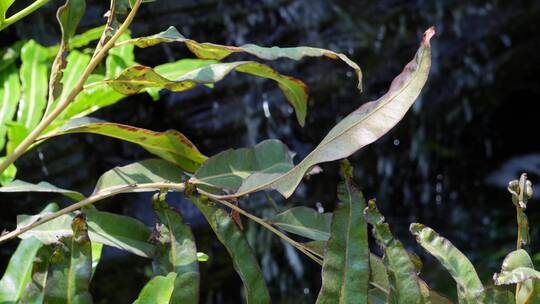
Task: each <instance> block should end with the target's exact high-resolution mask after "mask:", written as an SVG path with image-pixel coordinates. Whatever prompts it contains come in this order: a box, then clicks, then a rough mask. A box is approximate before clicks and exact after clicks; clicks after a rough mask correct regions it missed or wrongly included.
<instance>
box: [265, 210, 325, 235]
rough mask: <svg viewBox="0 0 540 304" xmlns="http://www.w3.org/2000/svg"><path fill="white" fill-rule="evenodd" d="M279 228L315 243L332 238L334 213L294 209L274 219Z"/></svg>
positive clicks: (273, 221)
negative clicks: (331, 227) (331, 230)
mask: <svg viewBox="0 0 540 304" xmlns="http://www.w3.org/2000/svg"><path fill="white" fill-rule="evenodd" d="M272 224H274V225H275V226H278V227H279V228H281V229H283V230H285V231H287V232H290V233H294V234H297V235H300V236H303V237H306V238H308V239H312V240H315V241H327V240H328V239H329V238H330V226H331V225H332V213H319V212H317V210H314V209H312V208H308V207H294V208H291V209H288V210H286V211H284V212H282V213H279V214H276V215H275V216H274V217H272Z"/></svg>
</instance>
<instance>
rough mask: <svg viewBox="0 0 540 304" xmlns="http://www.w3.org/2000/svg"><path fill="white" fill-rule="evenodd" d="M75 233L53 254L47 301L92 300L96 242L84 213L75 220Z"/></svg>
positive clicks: (46, 292) (46, 288)
mask: <svg viewBox="0 0 540 304" xmlns="http://www.w3.org/2000/svg"><path fill="white" fill-rule="evenodd" d="M71 226H72V229H73V236H72V237H70V238H67V239H64V241H63V242H62V243H60V245H59V246H57V247H56V249H55V251H54V252H53V254H52V257H51V261H50V263H51V265H50V269H49V277H48V279H47V284H46V286H45V300H44V303H92V296H91V295H90V292H89V285H90V280H91V278H92V245H91V243H90V239H89V238H88V232H87V231H88V229H87V226H86V221H85V220H84V217H83V216H76V217H74V218H73V222H72V225H71Z"/></svg>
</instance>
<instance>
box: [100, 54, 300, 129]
mask: <svg viewBox="0 0 540 304" xmlns="http://www.w3.org/2000/svg"><path fill="white" fill-rule="evenodd" d="M235 70H236V71H238V72H242V73H247V74H251V75H255V76H259V77H263V78H268V79H272V80H274V81H276V82H277V83H278V86H279V88H280V89H281V91H282V92H283V94H284V95H285V97H286V98H287V101H288V102H289V103H290V104H291V106H292V107H293V108H294V110H295V112H296V118H297V119H298V122H299V123H300V125H304V123H305V119H306V112H307V98H308V88H307V86H306V85H305V84H304V83H303V82H302V81H300V80H298V79H296V78H293V77H290V76H285V75H281V74H280V73H278V72H277V71H275V70H273V69H271V68H270V67H268V66H266V65H264V64H261V63H258V62H254V61H237V62H230V63H216V64H211V65H207V66H204V67H201V68H198V69H195V70H193V71H191V72H188V73H186V74H184V75H183V76H181V77H179V78H177V79H176V80H170V79H167V78H165V77H163V76H162V75H159V74H158V73H157V72H156V71H155V70H153V69H152V68H150V67H146V66H141V65H137V66H131V67H129V68H127V69H125V70H123V71H122V72H121V73H120V74H119V75H118V76H117V77H116V78H114V79H110V80H105V83H107V84H108V85H110V86H111V87H112V88H113V89H114V90H116V91H117V92H119V93H121V94H124V95H131V94H135V93H138V92H139V91H141V90H142V89H146V88H164V89H167V90H170V91H173V92H182V91H187V90H191V89H193V88H195V87H196V86H198V85H204V84H212V83H216V82H218V81H221V80H222V79H223V78H224V77H225V76H227V75H228V74H229V73H231V72H232V71H235Z"/></svg>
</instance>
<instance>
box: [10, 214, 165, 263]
mask: <svg viewBox="0 0 540 304" xmlns="http://www.w3.org/2000/svg"><path fill="white" fill-rule="evenodd" d="M84 214H85V216H86V222H87V226H88V236H89V237H90V240H91V241H92V243H99V244H104V245H107V246H112V247H116V248H118V249H121V250H125V251H128V252H130V253H133V254H136V255H139V256H142V257H147V258H148V257H151V256H152V255H153V254H154V252H155V247H154V246H153V245H152V244H150V243H149V242H148V239H149V238H150V230H149V229H148V227H146V226H145V225H144V224H143V223H141V222H140V221H138V220H136V219H134V218H132V217H129V216H124V215H119V214H114V213H110V212H104V211H98V210H96V209H94V208H87V209H84ZM39 217H40V216H36V215H34V216H28V215H19V216H17V227H18V228H20V227H24V226H26V225H28V224H30V223H32V222H35V221H36V220H37V219H38V218H39ZM73 218H74V215H73V214H65V215H62V216H60V217H58V218H56V219H54V220H51V221H49V222H47V223H45V224H43V225H40V226H37V227H35V228H34V229H32V230H29V231H27V232H25V233H23V234H21V235H20V236H19V237H20V238H22V239H28V238H32V237H33V238H36V239H38V240H39V241H41V242H42V243H44V244H55V243H57V242H58V241H59V239H60V238H68V237H71V236H72V235H73V230H72V229H71V223H72V221H73Z"/></svg>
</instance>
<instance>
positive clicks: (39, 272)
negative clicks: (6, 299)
mask: <svg viewBox="0 0 540 304" xmlns="http://www.w3.org/2000/svg"><path fill="white" fill-rule="evenodd" d="M52 253H53V249H52V247H51V246H42V247H41V248H40V249H39V250H38V252H37V254H36V257H35V259H34V264H33V266H32V279H31V281H30V283H29V284H28V286H26V288H25V290H24V294H23V296H22V299H21V303H25V304H30V303H32V304H41V303H43V298H44V296H45V286H46V284H47V278H48V274H49V264H50V261H51V255H52Z"/></svg>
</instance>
